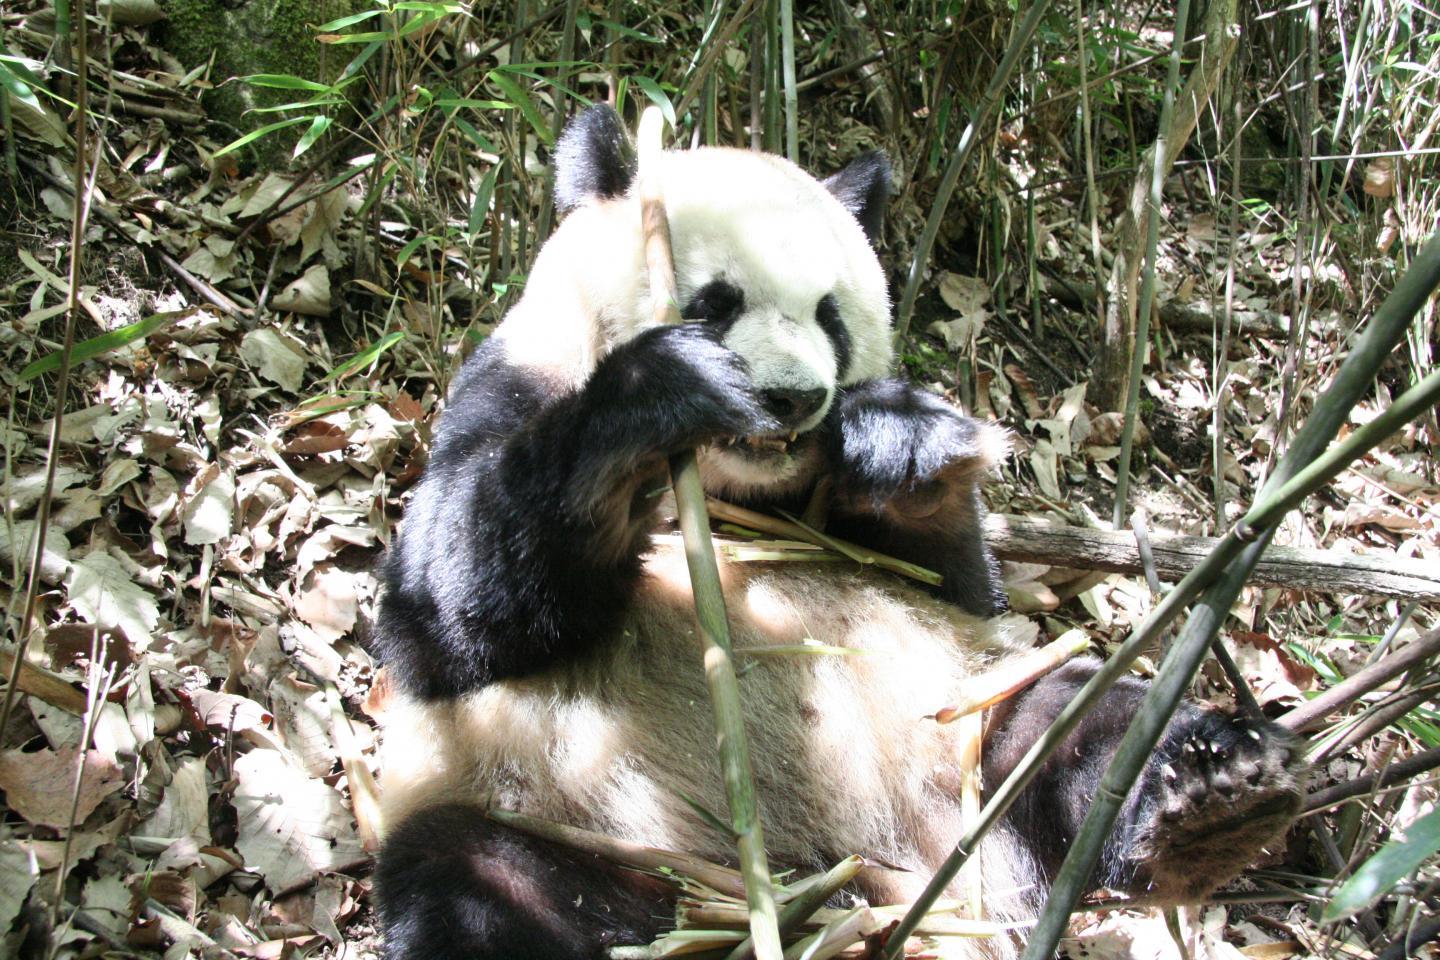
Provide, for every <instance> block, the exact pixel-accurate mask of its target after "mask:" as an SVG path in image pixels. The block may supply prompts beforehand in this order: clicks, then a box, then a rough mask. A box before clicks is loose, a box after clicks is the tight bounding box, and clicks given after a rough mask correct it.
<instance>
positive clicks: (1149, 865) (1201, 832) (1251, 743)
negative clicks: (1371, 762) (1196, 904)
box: [1134, 713, 1306, 901]
mask: <svg viewBox="0 0 1440 960" xmlns="http://www.w3.org/2000/svg"><path fill="white" fill-rule="evenodd" d="M1188 726H1189V729H1188V730H1182V731H1180V733H1181V735H1180V736H1178V737H1173V736H1172V737H1171V738H1168V742H1167V743H1166V744H1165V745H1164V746H1162V748H1161V750H1160V752H1159V757H1158V759H1159V760H1160V762H1159V763H1157V764H1156V765H1155V766H1153V767H1152V768H1151V770H1150V771H1149V774H1148V776H1149V777H1150V778H1151V790H1152V791H1153V792H1152V793H1151V795H1150V796H1151V802H1150V803H1148V804H1146V805H1145V810H1146V811H1147V812H1146V813H1142V822H1141V824H1140V827H1141V829H1140V831H1139V842H1138V844H1137V848H1136V850H1135V851H1134V856H1135V858H1136V859H1137V860H1139V861H1140V864H1139V865H1140V869H1141V871H1142V873H1143V874H1144V875H1145V876H1147V877H1148V879H1149V880H1150V882H1151V884H1152V888H1151V889H1150V890H1148V891H1146V893H1147V894H1149V895H1152V896H1157V897H1159V898H1161V899H1169V900H1174V901H1193V900H1197V899H1200V898H1203V897H1204V896H1206V895H1208V894H1209V893H1210V892H1211V891H1212V890H1214V889H1215V888H1216V887H1218V886H1220V885H1221V884H1223V883H1225V882H1226V881H1228V880H1231V879H1233V878H1234V877H1235V875H1236V874H1238V873H1239V872H1240V871H1241V870H1243V869H1244V868H1245V867H1246V866H1248V865H1249V863H1250V862H1251V861H1252V860H1254V859H1255V858H1256V857H1257V856H1259V854H1260V852H1261V849H1262V848H1263V847H1264V846H1265V845H1266V844H1267V843H1270V842H1271V841H1273V840H1275V839H1277V838H1278V837H1279V836H1281V835H1282V834H1283V833H1284V832H1285V830H1286V829H1287V828H1288V827H1289V825H1290V824H1291V822H1293V821H1294V819H1295V817H1296V815H1297V814H1298V813H1299V812H1300V807H1301V804H1302V801H1303V798H1304V778H1305V773H1306V765H1305V761H1304V759H1303V758H1302V757H1301V753H1300V750H1299V746H1298V744H1297V742H1296V741H1295V738H1294V737H1293V736H1292V735H1291V734H1290V733H1289V732H1288V731H1286V730H1284V729H1283V728H1281V727H1278V726H1276V725H1274V724H1271V723H1265V722H1261V723H1255V722H1254V721H1251V720H1248V719H1246V718H1244V717H1238V716H1237V717H1227V716H1225V715H1223V714H1218V713H1205V714H1201V715H1199V716H1197V717H1195V718H1194V720H1193V721H1192V722H1191V723H1190V724H1189V725H1188ZM1147 821H1148V822H1147Z"/></svg>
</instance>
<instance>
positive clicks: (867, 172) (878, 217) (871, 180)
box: [824, 150, 890, 246]
mask: <svg viewBox="0 0 1440 960" xmlns="http://www.w3.org/2000/svg"><path fill="white" fill-rule="evenodd" d="M824 184H825V189H826V190H829V191H830V192H831V193H833V194H834V195H835V198H836V199H837V200H839V201H840V203H841V204H842V205H843V206H844V207H845V209H846V210H849V211H850V213H851V214H852V215H853V216H854V217H855V219H856V220H858V221H860V226H862V227H864V228H865V236H867V237H869V238H870V244H871V246H875V245H877V244H879V242H880V230H881V227H882V226H883V225H884V223H885V204H886V203H887V202H888V201H889V199H890V161H889V160H888V159H886V157H885V154H883V153H881V152H880V151H879V150H870V151H867V152H865V153H862V154H860V156H858V157H856V158H855V159H854V160H851V161H850V165H849V166H848V167H846V168H845V169H844V170H841V171H840V172H839V173H837V174H834V175H833V176H829V177H826V178H825V180H824Z"/></svg>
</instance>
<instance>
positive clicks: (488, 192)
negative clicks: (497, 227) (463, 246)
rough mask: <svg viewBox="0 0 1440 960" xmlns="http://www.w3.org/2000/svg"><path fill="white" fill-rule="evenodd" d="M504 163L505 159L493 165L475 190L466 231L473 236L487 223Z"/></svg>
mask: <svg viewBox="0 0 1440 960" xmlns="http://www.w3.org/2000/svg"><path fill="white" fill-rule="evenodd" d="M502 165H503V161H502V162H501V163H497V164H495V165H494V166H493V167H491V168H490V169H489V170H488V171H487V172H486V174H485V176H484V178H483V179H481V181H480V187H479V189H477V190H476V191H475V202H473V203H472V204H470V219H469V221H468V222H467V223H466V225H465V232H466V233H468V234H469V235H470V236H472V237H473V236H475V235H476V234H477V233H479V232H480V228H481V227H482V226H484V225H485V214H486V213H488V212H489V210H490V198H491V197H492V196H494V194H495V178H496V177H497V176H498V175H499V173H500V167H501V166H502Z"/></svg>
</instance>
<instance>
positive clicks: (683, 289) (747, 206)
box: [527, 107, 891, 499]
mask: <svg viewBox="0 0 1440 960" xmlns="http://www.w3.org/2000/svg"><path fill="white" fill-rule="evenodd" d="M555 166H556V186H555V199H556V204H557V206H558V207H559V208H560V210H561V211H562V212H568V216H567V217H566V220H565V222H564V223H563V224H562V226H561V228H560V230H559V231H558V232H557V239H558V238H559V236H560V235H562V234H564V233H566V231H571V232H572V233H573V234H576V235H581V236H586V237H592V238H594V239H593V241H591V240H587V241H586V242H585V248H586V249H587V250H588V251H589V253H588V259H589V260H590V267H589V269H587V270H586V271H585V274H586V277H587V279H585V280H584V281H582V282H583V284H584V286H585V291H584V294H585V296H584V299H585V300H586V304H585V312H586V313H587V314H589V315H590V316H591V317H593V318H595V320H596V322H597V323H598V324H599V326H600V327H601V328H602V330H603V333H602V340H603V341H604V342H602V343H601V344H598V345H597V349H598V350H601V351H603V350H604V349H605V347H606V346H607V345H613V344H614V343H616V342H620V341H622V340H624V339H626V338H628V337H630V336H634V335H635V334H636V333H638V332H639V331H640V330H642V329H644V328H645V326H648V325H649V323H650V322H652V321H651V320H650V318H649V311H648V309H646V307H645V304H646V303H648V297H649V289H648V284H647V280H646V276H645V271H644V268H643V254H642V253H641V245H640V235H639V231H640V214H639V206H638V199H637V198H636V197H635V196H634V191H633V190H632V189H631V187H632V185H633V182H634V179H635V162H634V159H633V153H632V151H631V148H630V144H629V141H628V139H627V137H626V135H625V131H624V128H623V126H622V124H621V121H620V119H619V117H617V116H616V114H615V113H614V111H612V110H611V109H610V108H608V107H595V108H592V109H590V110H588V111H586V112H585V113H583V114H581V115H580V116H579V117H578V118H576V120H574V121H573V122H572V123H571V124H570V125H569V127H568V128H567V129H566V131H565V134H564V135H563V136H562V137H561V139H560V141H559V143H558V144H557V148H556V155H555ZM660 181H661V184H662V188H663V192H664V198H665V209H666V214H667V217H668V220H669V225H670V237H671V244H672V248H673V253H674V261H675V279H676V285H677V288H678V291H679V300H680V312H681V316H682V317H683V318H684V319H685V320H686V321H687V322H691V323H704V324H709V325H713V326H714V327H715V329H716V330H717V332H719V333H720V335H721V337H722V340H723V342H724V344H725V345H726V346H727V347H729V348H730V349H731V350H733V351H734V352H735V353H737V354H739V355H740V356H741V357H743V358H744V360H745V362H746V363H747V365H748V367H749V371H750V375H751V378H752V380H753V382H754V385H755V389H756V391H757V394H758V396H759V398H760V399H761V401H762V402H763V403H764V404H765V406H766V408H767V409H768V410H769V412H770V413H771V414H772V415H773V416H774V418H775V419H776V420H777V421H778V422H779V423H780V424H781V427H780V429H779V430H777V431H775V432H774V433H772V434H770V435H768V436H763V437H739V438H732V439H727V440H725V441H721V442H718V443H715V444H712V445H711V447H709V448H708V449H707V450H705V451H703V452H702V457H701V466H702V470H703V473H704V477H705V482H706V486H707V488H709V489H710V490H711V491H712V492H714V493H718V494H720V495H728V496H733V497H736V498H740V499H767V498H772V497H776V496H783V495H787V494H790V493H794V492H798V491H800V490H802V489H804V488H806V487H808V485H809V484H810V483H811V482H813V480H814V477H815V473H816V470H817V469H818V468H819V465H820V462H821V457H820V439H819V436H818V432H817V430H816V428H817V427H819V426H820V425H821V423H822V422H824V420H825V418H826V415H827V414H828V413H829V411H830V409H831V407H832V405H833V404H834V402H835V399H836V396H837V393H838V391H840V390H842V389H843V388H845V387H846V386H849V385H851V384H854V383H858V382H860V381H863V380H870V379H874V378H876V377H883V376H886V375H888V373H889V369H890V362H891V343H890V335H891V329H890V301H889V295H888V292H887V290H886V284H885V276H884V273H883V271H882V269H881V267H880V263H879V260H878V259H877V257H876V255H875V249H874V242H875V241H876V239H877V238H878V234H879V229H880V224H881V219H882V216H883V211H884V206H885V203H886V201H887V199H888V196H889V189H890V166H889V164H888V162H887V161H886V160H885V158H884V156H883V155H881V154H879V153H868V154H865V155H863V156H861V157H859V158H858V159H857V160H855V161H854V162H853V163H851V164H850V165H849V166H848V167H846V168H845V169H844V170H842V171H841V172H840V173H837V174H835V175H834V176H832V177H830V178H829V179H827V180H825V181H823V182H822V181H818V180H816V179H815V178H813V177H811V176H810V175H809V174H807V173H805V172H804V171H802V170H800V169H799V168H798V167H796V166H795V165H794V164H791V163H789V162H788V161H786V160H784V159H783V158H780V157H776V156H773V155H769V154H762V153H756V152H752V151H744V150H734V149H727V148H704V149H698V150H683V151H671V152H667V153H665V154H664V155H663V162H662V167H661V171H660ZM553 242H554V241H552V243H553ZM566 246H569V247H570V249H571V251H572V252H571V254H569V255H567V256H566V259H567V261H569V262H571V263H572V264H573V262H574V260H575V256H574V254H575V248H574V247H573V246H572V245H569V244H567V245H566ZM597 261H598V262H599V263H600V264H603V266H601V267H600V268H599V269H596V262H597ZM538 267H539V264H537V268H538ZM536 280H537V277H536V276H535V275H534V274H532V277H531V285H532V289H533V286H534V284H535V282H536ZM529 295H530V294H529V293H528V292H527V297H528V296H529Z"/></svg>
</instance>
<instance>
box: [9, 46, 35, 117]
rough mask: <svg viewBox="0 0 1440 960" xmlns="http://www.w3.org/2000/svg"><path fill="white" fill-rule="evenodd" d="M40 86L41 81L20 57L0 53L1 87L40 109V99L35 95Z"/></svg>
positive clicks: (11, 94) (23, 101)
mask: <svg viewBox="0 0 1440 960" xmlns="http://www.w3.org/2000/svg"><path fill="white" fill-rule="evenodd" d="M39 86H40V81H39V80H37V79H36V78H35V75H34V74H33V73H31V72H30V70H29V69H28V68H27V67H26V66H25V64H24V63H23V62H22V61H21V60H20V58H19V57H16V56H14V55H11V54H0V87H4V88H5V90H6V92H7V93H9V94H10V96H12V97H14V98H15V99H16V100H19V101H20V102H21V103H25V104H28V105H29V106H31V107H33V108H34V109H36V110H39V109H40V100H39V98H37V97H36V96H35V89H36V88H37V87H39Z"/></svg>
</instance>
